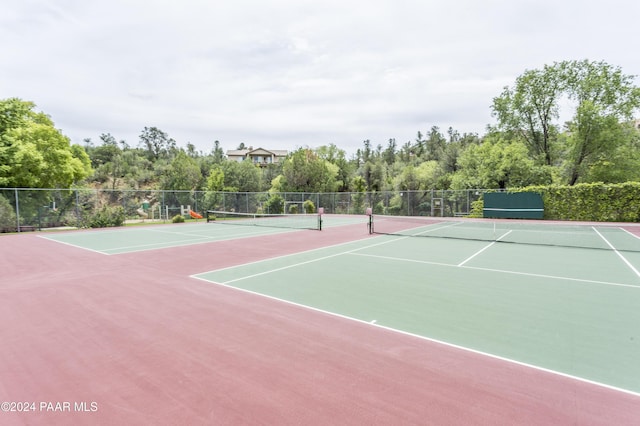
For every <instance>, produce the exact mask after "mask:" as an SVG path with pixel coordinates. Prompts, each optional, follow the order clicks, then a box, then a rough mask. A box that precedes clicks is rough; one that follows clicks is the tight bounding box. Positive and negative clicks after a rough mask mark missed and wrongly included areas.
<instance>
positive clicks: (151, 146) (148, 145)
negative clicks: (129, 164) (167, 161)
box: [140, 127, 176, 160]
mask: <svg viewBox="0 0 640 426" xmlns="http://www.w3.org/2000/svg"><path fill="white" fill-rule="evenodd" d="M140 145H141V147H142V148H143V149H144V150H145V151H146V153H147V156H148V157H149V159H150V160H158V159H160V158H169V157H170V155H171V154H173V153H174V152H175V150H176V141H175V140H173V139H172V138H170V137H169V135H168V134H166V133H165V132H163V131H162V130H160V129H158V128H157V127H145V128H144V129H143V130H142V133H140Z"/></svg>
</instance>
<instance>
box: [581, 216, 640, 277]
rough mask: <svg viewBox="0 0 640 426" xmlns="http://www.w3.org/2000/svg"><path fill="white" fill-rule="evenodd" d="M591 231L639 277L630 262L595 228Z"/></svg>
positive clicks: (639, 273) (638, 273)
mask: <svg viewBox="0 0 640 426" xmlns="http://www.w3.org/2000/svg"><path fill="white" fill-rule="evenodd" d="M591 229H593V230H594V231H595V233H596V234H598V235H599V236H600V238H602V239H603V240H604V242H605V243H607V245H608V246H609V247H611V250H613V251H614V252H615V253H616V254H617V255H618V256H619V257H620V259H622V261H623V262H624V263H625V264H626V265H627V266H628V267H629V268H630V269H631V270H632V271H633V272H634V273H635V274H636V275H637V276H638V277H640V272H638V270H637V269H636V268H634V267H633V265H632V264H631V262H629V261H628V260H627V259H626V258H625V257H624V256H623V255H622V253H620V252H619V251H618V250H617V249H616V248H615V247H614V246H613V244H611V243H610V242H609V240H607V239H606V238H605V237H604V235H602V234H601V233H600V232H599V231H598V230H597V229H596V227H595V226H592V227H591Z"/></svg>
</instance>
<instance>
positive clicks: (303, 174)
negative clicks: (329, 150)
mask: <svg viewBox="0 0 640 426" xmlns="http://www.w3.org/2000/svg"><path fill="white" fill-rule="evenodd" d="M339 171H340V169H339V167H338V166H336V165H335V164H332V163H330V162H328V161H326V160H323V159H322V158H320V157H319V156H318V155H317V154H316V153H315V152H313V151H312V150H311V149H309V148H300V149H298V150H297V151H295V152H294V153H292V154H291V155H289V157H288V158H287V159H286V160H285V161H284V164H283V165H282V175H283V178H284V182H283V189H284V190H285V191H292V192H334V191H335V190H336V189H337V186H338V182H337V179H336V178H337V176H338V173H339Z"/></svg>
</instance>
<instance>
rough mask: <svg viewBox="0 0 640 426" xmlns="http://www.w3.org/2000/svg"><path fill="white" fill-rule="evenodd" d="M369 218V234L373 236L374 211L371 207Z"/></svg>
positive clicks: (368, 211)
mask: <svg viewBox="0 0 640 426" xmlns="http://www.w3.org/2000/svg"><path fill="white" fill-rule="evenodd" d="M366 214H367V216H369V220H368V221H367V227H368V228H369V234H373V211H372V210H371V207H367V212H366Z"/></svg>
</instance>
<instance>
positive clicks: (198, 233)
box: [42, 215, 365, 254]
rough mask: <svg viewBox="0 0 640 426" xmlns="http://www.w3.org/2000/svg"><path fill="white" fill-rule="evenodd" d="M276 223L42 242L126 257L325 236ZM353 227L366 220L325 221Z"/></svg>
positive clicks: (140, 230)
mask: <svg viewBox="0 0 640 426" xmlns="http://www.w3.org/2000/svg"><path fill="white" fill-rule="evenodd" d="M301 216H302V215H301ZM316 220H317V219H316V217H312V218H311V219H310V220H307V221H306V222H302V223H313V222H314V221H316ZM276 222H277V223H275V226H267V225H264V224H262V223H261V224H259V225H257V226H246V224H243V221H232V220H227V221H218V222H210V223H204V222H201V223H195V224H186V223H185V224H171V225H160V226H136V227H125V228H117V229H116V228H113V229H107V230H91V231H74V232H66V233H60V234H48V235H46V236H42V238H47V239H50V240H54V241H58V242H60V243H64V244H68V245H72V246H76V247H79V248H83V249H87V250H93V251H97V252H100V253H103V254H123V253H131V252H136V251H145V250H157V249H162V248H170V247H178V246H188V245H194V244H204V243H210V242H215V241H225V240H234V239H241V238H251V237H259V236H265V235H277V234H282V233H284V232H308V233H309V238H313V234H314V233H315V232H322V231H310V230H305V229H299V228H298V224H299V223H300V222H301V221H298V220H295V219H291V220H290V221H289V222H287V221H283V220H279V221H276ZM350 224H362V225H363V231H364V229H365V228H364V224H365V219H364V218H363V217H361V216H360V217H357V216H338V215H336V216H333V215H325V216H324V217H323V226H324V227H337V226H343V225H350ZM235 225H244V226H235Z"/></svg>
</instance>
